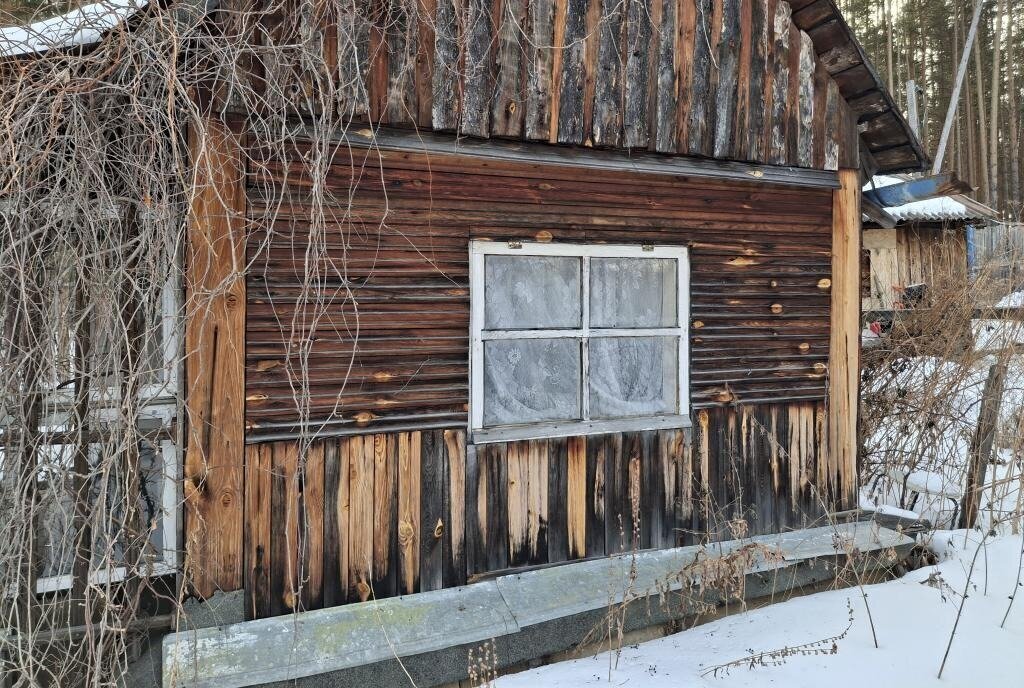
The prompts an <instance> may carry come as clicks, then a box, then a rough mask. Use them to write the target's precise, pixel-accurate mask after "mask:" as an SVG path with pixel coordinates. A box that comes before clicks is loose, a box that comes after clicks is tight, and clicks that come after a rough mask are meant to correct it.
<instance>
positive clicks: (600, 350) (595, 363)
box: [589, 337, 679, 418]
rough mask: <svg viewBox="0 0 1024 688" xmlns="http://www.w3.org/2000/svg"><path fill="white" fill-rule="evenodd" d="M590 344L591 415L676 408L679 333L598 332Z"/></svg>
mask: <svg viewBox="0 0 1024 688" xmlns="http://www.w3.org/2000/svg"><path fill="white" fill-rule="evenodd" d="M589 346H590V350H589V351H590V380H589V388H590V389H589V393H590V416H591V417H592V418H622V417H629V416H656V415H660V414H666V413H676V412H677V410H678V408H679V404H678V401H677V388H678V379H679V375H678V370H679V360H678V359H679V348H678V347H679V340H678V338H676V337H601V338H596V339H591V340H590V344H589Z"/></svg>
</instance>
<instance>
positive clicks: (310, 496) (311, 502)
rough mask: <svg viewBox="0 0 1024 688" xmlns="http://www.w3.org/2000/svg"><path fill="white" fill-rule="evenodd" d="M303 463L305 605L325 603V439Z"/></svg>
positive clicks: (303, 604)
mask: <svg viewBox="0 0 1024 688" xmlns="http://www.w3.org/2000/svg"><path fill="white" fill-rule="evenodd" d="M305 459H306V460H305V465H303V466H302V514H303V521H302V524H301V525H302V529H303V535H302V544H303V557H302V561H303V567H302V569H301V573H302V606H303V608H304V609H319V608H321V607H323V606H324V578H323V576H324V460H325V455H324V443H323V442H317V443H316V444H313V445H312V446H311V447H310V448H309V450H308V452H307V454H306V457H305Z"/></svg>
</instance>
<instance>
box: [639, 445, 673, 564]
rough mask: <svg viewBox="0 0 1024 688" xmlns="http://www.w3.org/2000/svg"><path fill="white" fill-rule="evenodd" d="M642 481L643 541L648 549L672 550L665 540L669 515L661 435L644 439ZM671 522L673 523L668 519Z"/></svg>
mask: <svg viewBox="0 0 1024 688" xmlns="http://www.w3.org/2000/svg"><path fill="white" fill-rule="evenodd" d="M640 441H641V447H642V451H641V455H642V458H641V464H640V469H641V477H642V480H643V492H642V495H641V504H640V507H641V512H642V516H641V518H642V519H643V523H642V526H643V540H642V543H641V544H642V545H643V547H644V548H645V549H649V548H652V547H653V548H661V547H671V546H672V545H671V543H670V542H667V541H665V540H663V539H662V535H663V533H664V529H665V520H666V517H665V515H666V512H668V511H669V508H668V507H667V506H666V504H665V480H664V463H663V462H662V457H661V449H662V445H661V443H660V441H659V438H658V433H657V432H654V431H650V432H645V433H642V435H641V439H640ZM669 520H671V519H669Z"/></svg>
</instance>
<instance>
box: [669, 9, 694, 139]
mask: <svg viewBox="0 0 1024 688" xmlns="http://www.w3.org/2000/svg"><path fill="white" fill-rule="evenodd" d="M669 2H674V3H675V5H676V48H675V50H674V51H673V52H674V59H675V70H676V113H675V117H676V146H675V149H674V151H675V152H678V153H687V152H689V150H690V146H689V140H690V109H691V95H692V94H691V90H692V89H691V82H692V79H693V71H694V55H695V52H694V51H695V50H696V43H697V4H698V3H697V2H696V0H694V1H693V2H691V1H690V0H669Z"/></svg>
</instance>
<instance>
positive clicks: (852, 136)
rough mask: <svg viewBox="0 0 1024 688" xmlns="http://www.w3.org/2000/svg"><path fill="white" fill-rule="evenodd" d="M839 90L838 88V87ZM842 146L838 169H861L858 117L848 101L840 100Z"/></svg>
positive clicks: (840, 146)
mask: <svg viewBox="0 0 1024 688" xmlns="http://www.w3.org/2000/svg"><path fill="white" fill-rule="evenodd" d="M837 88H838V87H837ZM839 114H840V120H841V124H840V129H839V136H840V144H839V163H838V166H837V167H847V168H854V167H860V132H858V131H857V116H856V115H855V114H853V110H851V109H850V106H849V104H848V103H847V102H846V100H844V99H842V98H840V100H839Z"/></svg>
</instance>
